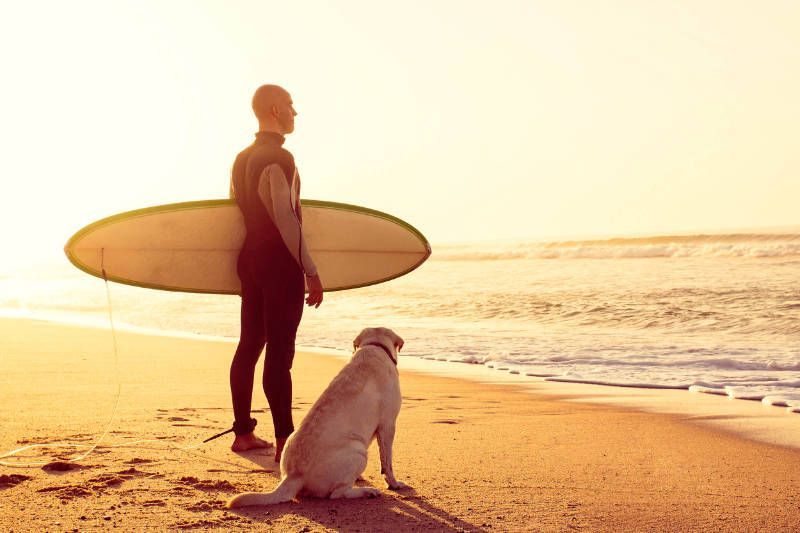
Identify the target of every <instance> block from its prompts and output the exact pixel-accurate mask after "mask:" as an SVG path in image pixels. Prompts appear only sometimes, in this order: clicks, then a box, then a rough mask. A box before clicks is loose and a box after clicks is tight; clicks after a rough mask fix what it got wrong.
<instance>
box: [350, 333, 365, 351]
mask: <svg viewBox="0 0 800 533" xmlns="http://www.w3.org/2000/svg"><path fill="white" fill-rule="evenodd" d="M362 335H364V332H363V331H362V332H361V333H359V334H358V336H357V337H356V338H355V339H353V351H354V352H355V351H356V350H358V347H359V346H361V336H362Z"/></svg>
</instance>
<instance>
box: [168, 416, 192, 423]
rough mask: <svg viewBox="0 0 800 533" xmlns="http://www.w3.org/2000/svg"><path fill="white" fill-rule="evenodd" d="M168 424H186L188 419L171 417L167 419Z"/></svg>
mask: <svg viewBox="0 0 800 533" xmlns="http://www.w3.org/2000/svg"><path fill="white" fill-rule="evenodd" d="M167 420H169V421H170V422H188V421H189V419H188V418H183V417H182V416H171V417H169V418H167Z"/></svg>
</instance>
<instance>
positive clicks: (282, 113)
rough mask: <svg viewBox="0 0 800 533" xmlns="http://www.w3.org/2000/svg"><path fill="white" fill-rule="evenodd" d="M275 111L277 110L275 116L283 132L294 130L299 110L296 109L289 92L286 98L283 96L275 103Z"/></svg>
mask: <svg viewBox="0 0 800 533" xmlns="http://www.w3.org/2000/svg"><path fill="white" fill-rule="evenodd" d="M274 111H275V112H276V115H275V118H276V119H277V120H278V124H279V125H280V127H281V130H283V133H292V132H293V131H294V117H295V115H297V111H295V110H294V102H292V97H291V96H290V95H289V93H286V98H281V99H280V101H278V102H277V103H276V104H275V108H274Z"/></svg>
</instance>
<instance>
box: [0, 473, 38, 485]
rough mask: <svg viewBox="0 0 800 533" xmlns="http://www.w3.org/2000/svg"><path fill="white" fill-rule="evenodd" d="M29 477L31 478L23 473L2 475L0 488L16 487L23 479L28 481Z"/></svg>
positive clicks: (0, 476)
mask: <svg viewBox="0 0 800 533" xmlns="http://www.w3.org/2000/svg"><path fill="white" fill-rule="evenodd" d="M29 479H31V477H30V476H23V475H22V474H11V475H7V474H3V475H0V489H8V488H11V487H14V486H16V485H19V484H20V483H22V482H23V481H28V480H29Z"/></svg>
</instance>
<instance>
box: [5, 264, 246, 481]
mask: <svg viewBox="0 0 800 533" xmlns="http://www.w3.org/2000/svg"><path fill="white" fill-rule="evenodd" d="M100 271H101V272H102V274H103V281H104V282H105V286H106V302H107V303H108V321H109V323H110V324H111V341H112V345H113V351H114V375H115V377H116V383H117V393H116V397H115V399H114V409H112V411H111V417H110V418H109V420H108V423H106V425H105V429H104V430H103V433H102V434H101V435H100V437H99V438H98V439H97V440H96V441H95V442H94V444H76V443H72V442H50V443H44V444H30V445H28V446H23V447H21V448H17V449H16V450H11V451H10V452H7V453H5V454H3V455H0V465H3V466H8V467H11V468H33V467H37V466H43V465H46V464H49V463H51V462H52V461H34V462H27V463H25V462H19V461H3V459H5V458H7V457H12V456H14V455H17V454H19V453H22V452H24V451H26V450H31V449H35V448H88V449H87V450H86V451H84V452H83V453H80V454H79V455H77V456H76V457H72V458H70V459H65V460H63V461H62V462H65V463H77V462H78V461H82V460H84V459H86V458H87V457H88V456H89V455H91V453H92V452H94V451H95V450H96V449H97V447H98V446H99V445H100V443H101V442H102V441H103V439H105V438H106V436H108V432H109V430H110V429H111V424H112V423H113V422H114V419H115V418H116V416H117V408H118V407H119V399H120V396H121V392H122V383H121V382H120V378H119V352H118V349H117V330H116V327H115V326H114V315H113V312H112V306H111V290H110V289H109V287H108V276H107V275H106V269H105V248H100ZM231 431H232V430H231ZM226 433H227V432H226ZM221 435H222V434H220V435H217V436H221ZM208 440H211V439H208ZM144 442H157V443H160V444H167V445H168V447H170V448H175V449H177V450H181V451H188V450H193V449H195V448H199V447H200V446H202V445H203V443H204V442H207V441H203V442H199V443H197V444H192V445H189V446H178V445H176V444H173V443H171V442H164V441H163V440H157V439H141V440H136V441H131V442H124V443H120V444H109V445H106V446H102V447H101V448H117V447H123V446H131V445H133V444H140V443H144Z"/></svg>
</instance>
